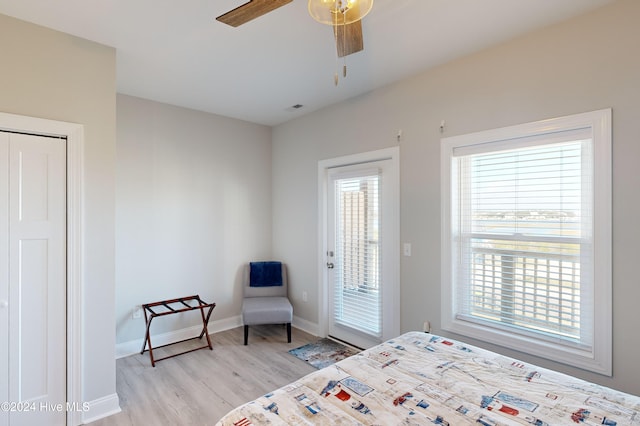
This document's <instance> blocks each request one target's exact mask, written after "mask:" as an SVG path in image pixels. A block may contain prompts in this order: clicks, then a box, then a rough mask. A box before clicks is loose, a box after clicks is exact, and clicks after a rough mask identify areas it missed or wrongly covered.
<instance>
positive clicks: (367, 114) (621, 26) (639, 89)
mask: <svg viewBox="0 0 640 426" xmlns="http://www.w3.org/2000/svg"><path fill="white" fill-rule="evenodd" d="M638 17H640V2H638V1H637V0H619V1H618V2H615V3H614V4H612V5H610V6H607V7H605V8H602V9H600V10H597V11H595V12H592V13H589V14H587V15H584V16H582V17H578V18H575V19H572V20H570V21H567V22H565V23H562V24H559V25H555V26H552V27H549V28H546V29H544V30H541V31H537V32H535V33H532V34H529V35H527V36H524V37H521V38H518V39H516V40H513V41H511V42H508V43H505V44H502V45H500V46H497V47H494V48H491V49H488V50H485V51H483V52H481V53H478V54H475V55H472V56H468V57H466V58H464V59H461V60H458V61H454V62H452V63H448V64H445V65H442V66H440V67H438V68H435V69H433V70H429V71H426V72H424V73H422V74H420V75H417V76H415V77H413V78H411V79H407V80H405V81H402V82H400V83H397V84H394V85H392V86H389V87H386V88H383V89H380V90H376V91H374V92H372V93H369V94H367V95H364V96H361V97H359V98H356V99H352V100H350V101H348V102H345V103H342V104H340V105H335V106H332V107H331V108H327V109H325V110H322V111H319V112H316V113H312V114H309V115H307V116H304V117H301V118H299V119H296V120H293V121H291V122H288V123H285V124H282V125H280V126H277V127H276V128H274V131H273V182H274V187H273V231H274V237H273V238H274V241H273V247H274V256H276V257H280V258H284V259H287V261H288V262H289V272H290V276H291V283H292V285H291V292H292V295H293V297H292V299H293V303H294V311H295V312H296V316H298V317H301V318H302V319H304V320H306V321H308V322H311V323H318V321H320V318H318V309H317V297H318V291H317V290H318V282H317V277H318V271H317V266H316V265H317V257H316V256H317V253H316V248H317V220H318V218H317V202H318V194H317V182H316V176H317V163H318V161H319V160H322V159H327V158H333V157H337V156H341V155H346V154H353V153H357V152H364V151H370V150H374V149H379V148H384V147H388V146H393V145H395V144H396V143H397V142H396V134H397V130H398V129H402V130H403V139H402V141H401V142H400V151H401V160H400V164H401V240H402V242H410V243H412V245H413V247H412V248H413V253H412V256H411V257H402V263H401V292H402V296H401V311H402V312H401V327H402V330H403V331H407V330H421V329H422V324H423V322H424V321H425V320H430V321H431V323H432V325H433V331H434V332H436V333H439V332H441V330H440V254H439V251H440V165H439V158H440V138H441V137H443V136H453V135H458V134H465V133H469V132H474V131H479V130H485V129H491V128H497V127H502V126H508V125H512V124H518V123H523V122H530V121H536V120H541V119H545V118H551V117H557V116H563V115H568V114H574V113H579V112H585V111H592V110H598V109H602V108H608V107H611V108H613V122H614V128H613V132H614V141H613V146H614V148H613V163H614V164H613V170H614V172H613V181H614V183H613V185H614V186H613V196H614V202H613V217H614V224H613V225H614V226H613V228H614V237H613V239H614V241H613V248H614V262H613V263H614V264H613V269H614V272H613V274H614V276H613V289H614V310H615V313H614V318H613V320H614V327H615V329H614V332H613V341H614V347H613V351H614V353H613V359H614V364H613V368H614V375H613V377H612V378H607V377H603V376H599V375H597V374H592V373H587V372H584V371H581V370H578V369H575V368H571V367H567V366H563V365H559V364H554V363H551V362H547V361H545V360H542V359H536V358H533V357H531V356H527V355H526V354H522V353H513V352H508V351H505V350H504V349H500V348H496V347H490V346H489V345H486V344H483V343H482V342H472V343H476V344H480V345H481V346H487V347H490V348H491V349H494V350H495V349H497V350H498V351H501V352H504V353H508V354H510V355H512V356H516V357H520V358H524V359H526V360H529V361H532V362H535V363H538V364H541V365H543V366H546V367H550V368H555V369H560V370H563V371H565V372H568V373H571V374H575V375H577V376H580V377H583V378H586V379H588V380H593V381H596V382H599V383H602V384H605V385H608V386H611V387H614V388H617V389H621V390H623V391H627V392H631V393H634V394H636V395H640V369H639V368H638V367H637V361H636V360H637V353H638V352H639V351H640V333H638V330H637V327H638V324H640V309H638V308H637V302H638V300H640V286H639V285H638V282H639V281H638V274H637V271H636V264H637V262H638V259H640V244H638V241H640V226H639V225H638V217H640V198H639V197H638V188H640V173H639V172H638V159H640V141H639V140H638V139H639V136H638V134H639V133H638V125H637V123H638V117H640V80H639V79H638V76H640V55H638V54H637V43H638V40H640V26H639V25H638ZM349 78H358V76H356V75H351V76H350V77H349ZM443 119H444V120H446V124H447V125H446V129H445V132H444V134H441V133H440V130H439V126H440V122H441V120H443ZM328 123H330V124H328ZM303 291H307V292H308V295H309V302H308V303H304V302H303V301H302V292H303ZM454 337H455V336H454Z"/></svg>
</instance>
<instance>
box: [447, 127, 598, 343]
mask: <svg viewBox="0 0 640 426" xmlns="http://www.w3.org/2000/svg"><path fill="white" fill-rule="evenodd" d="M558 136H559V135H554V137H545V136H542V137H541V138H540V144H539V145H538V146H536V145H532V144H531V141H530V140H529V141H527V143H524V144H523V143H522V141H518V142H514V143H512V144H511V146H512V148H511V149H507V147H505V146H498V148H499V149H500V150H498V151H490V149H491V145H487V146H485V147H484V148H485V149H486V150H487V151H488V152H483V153H475V154H467V155H457V152H456V150H454V161H456V162H457V165H456V166H455V168H456V169H457V170H458V173H459V180H458V191H459V195H460V198H459V203H458V205H457V210H458V212H459V216H458V217H459V223H458V224H457V227H458V229H459V233H458V241H457V251H458V257H459V259H460V273H459V275H458V276H459V282H458V285H459V286H460V291H459V292H458V293H457V296H458V301H457V303H458V306H459V311H458V315H459V316H461V317H463V318H465V319H466V320H470V321H478V322H484V323H488V324H490V325H492V326H495V327H499V328H508V329H510V330H512V331H516V332H519V333H524V334H530V333H532V332H533V333H537V334H538V335H543V336H544V337H545V338H551V339H554V340H557V339H560V340H562V341H564V342H566V343H569V342H570V343H572V344H576V345H580V346H586V347H588V348H591V345H592V344H593V339H592V330H593V315H592V310H590V309H589V306H590V305H591V304H592V301H593V297H592V294H593V276H592V274H591V273H590V271H591V268H581V264H582V263H585V262H587V264H588V263H589V262H590V260H591V259H592V258H593V256H592V250H593V244H592V241H591V228H592V217H591V213H592V210H591V208H590V205H591V200H592V199H593V196H592V189H591V176H592V174H593V170H592V161H591V152H592V149H591V138H590V129H585V130H584V131H582V132H570V134H569V135H567V136H565V137H563V139H574V140H570V141H568V142H560V143H549V139H558ZM500 145H504V144H500ZM518 145H525V146H524V147H518ZM528 145H532V146H528Z"/></svg>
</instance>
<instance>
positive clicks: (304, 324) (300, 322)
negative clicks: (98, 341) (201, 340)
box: [116, 315, 320, 359]
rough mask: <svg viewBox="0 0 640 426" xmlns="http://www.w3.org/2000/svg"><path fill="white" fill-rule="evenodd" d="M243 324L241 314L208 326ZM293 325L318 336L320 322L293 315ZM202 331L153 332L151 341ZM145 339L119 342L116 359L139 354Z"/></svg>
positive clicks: (213, 328)
mask: <svg viewBox="0 0 640 426" xmlns="http://www.w3.org/2000/svg"><path fill="white" fill-rule="evenodd" d="M241 325H242V318H241V317H240V316H239V315H236V316H234V317H230V318H224V319H221V320H216V321H210V322H209V325H208V326H207V330H209V334H212V333H218V332H221V331H225V330H231V329H232V328H236V327H240V326H241ZM291 325H292V326H293V327H295V328H298V329H300V330H302V331H305V332H307V333H309V334H312V335H314V336H318V330H319V329H320V327H318V324H316V323H314V322H311V321H307V320H305V319H302V318H300V317H296V316H295V315H294V317H293V323H292V324H291ZM200 331H202V326H201V325H194V326H193V327H187V328H182V329H180V330H175V331H169V332H167V333H161V334H152V335H151V341H152V342H153V346H154V347H156V346H162V345H166V344H168V343H173V342H179V341H180V340H184V339H189V338H191V337H193V336H197V335H198V334H200ZM143 341H144V339H136V340H130V341H128V342H123V343H118V344H117V345H116V359H118V358H124V357H125V356H129V355H134V354H139V353H140V350H141V349H142V342H143Z"/></svg>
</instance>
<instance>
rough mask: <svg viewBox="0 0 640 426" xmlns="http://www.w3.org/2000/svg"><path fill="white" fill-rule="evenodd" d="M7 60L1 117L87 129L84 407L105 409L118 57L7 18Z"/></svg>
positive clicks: (111, 335)
mask: <svg viewBox="0 0 640 426" xmlns="http://www.w3.org/2000/svg"><path fill="white" fill-rule="evenodd" d="M0 52H2V65H1V66H0V111H2V112H6V113H11V114H19V115H25V116H31V117H39V118H47V119H52V120H59V121H67V122H72V123H79V124H82V125H84V129H85V152H84V166H85V171H84V197H85V205H84V215H83V221H84V245H85V247H84V248H85V258H84V260H85V264H84V272H85V275H84V277H83V280H84V286H83V288H82V304H83V306H84V312H83V333H82V358H83V371H82V376H83V377H82V383H83V384H82V388H83V395H82V398H83V400H82V401H76V402H92V401H98V400H101V399H102V398H108V397H110V396H113V395H115V391H116V390H115V384H116V383H115V361H114V356H113V355H114V344H115V330H114V326H113V324H114V269H115V268H114V265H115V263H114V206H115V203H114V198H115V173H114V170H115V133H116V121H115V120H116V111H115V107H116V96H115V85H116V71H115V64H116V62H115V61H116V59H115V50H114V49H112V48H110V47H107V46H103V45H99V44H97V43H93V42H90V41H87V40H83V39H80V38H77V37H73V36H70V35H68V34H63V33H59V32H56V31H52V30H49V29H46V28H43V27H39V26H36V25H32V24H29V23H26V22H24V21H20V20H17V19H14V18H10V17H7V16H4V15H0ZM113 399H114V400H115V405H116V406H117V398H113ZM96 415H97V414H96Z"/></svg>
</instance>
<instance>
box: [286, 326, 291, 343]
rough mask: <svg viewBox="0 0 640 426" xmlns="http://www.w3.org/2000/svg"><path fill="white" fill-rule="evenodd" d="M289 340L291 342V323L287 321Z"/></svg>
mask: <svg viewBox="0 0 640 426" xmlns="http://www.w3.org/2000/svg"><path fill="white" fill-rule="evenodd" d="M287 342H289V343H291V323H290V322H288V323H287Z"/></svg>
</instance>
